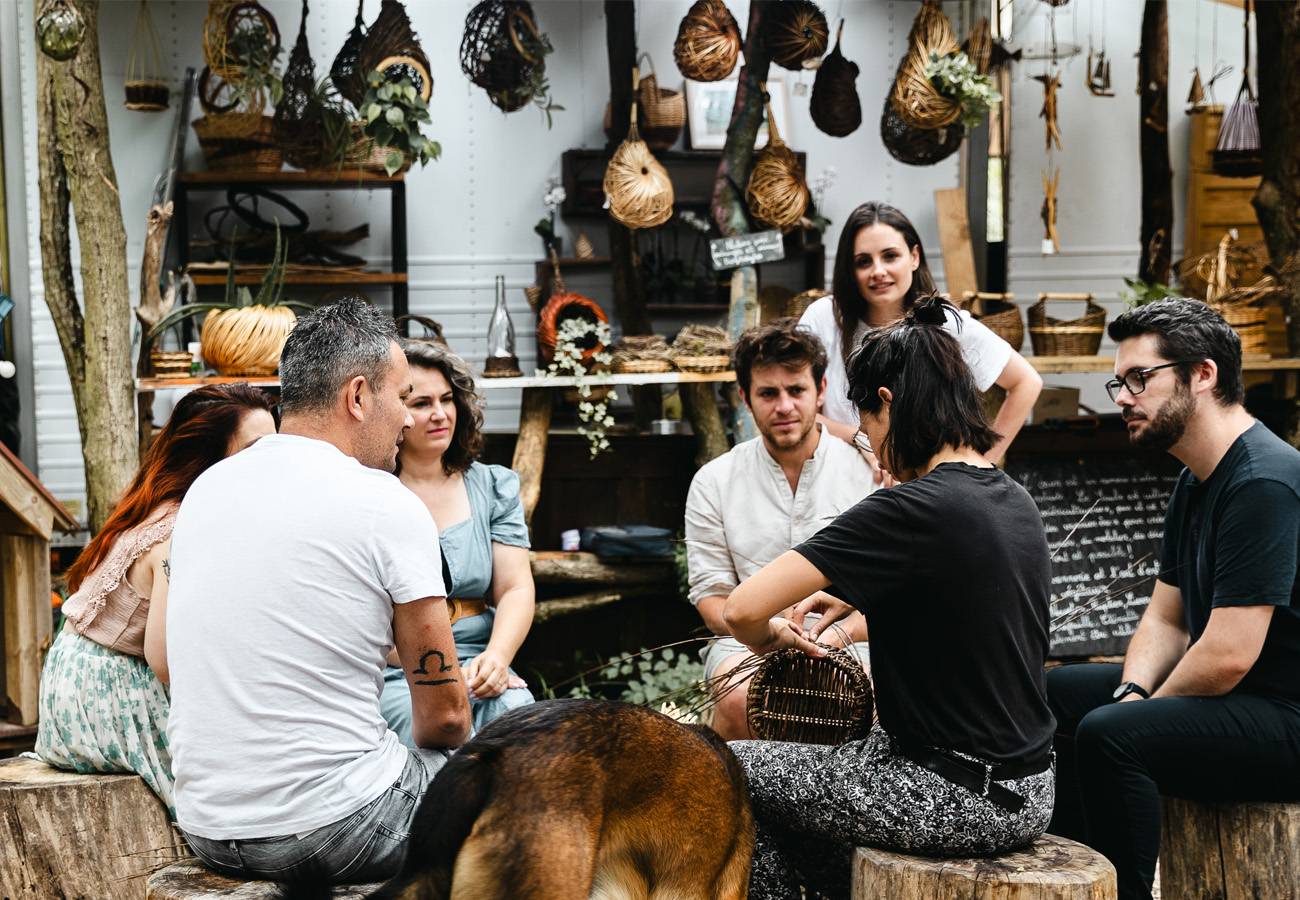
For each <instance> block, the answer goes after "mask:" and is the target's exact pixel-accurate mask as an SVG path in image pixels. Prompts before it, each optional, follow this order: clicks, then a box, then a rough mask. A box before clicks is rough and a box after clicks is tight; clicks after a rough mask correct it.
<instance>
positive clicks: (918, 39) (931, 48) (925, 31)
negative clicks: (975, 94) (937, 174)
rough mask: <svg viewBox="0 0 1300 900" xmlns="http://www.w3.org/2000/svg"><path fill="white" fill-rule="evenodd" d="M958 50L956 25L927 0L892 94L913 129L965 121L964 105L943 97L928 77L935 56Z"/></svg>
mask: <svg viewBox="0 0 1300 900" xmlns="http://www.w3.org/2000/svg"><path fill="white" fill-rule="evenodd" d="M957 49H958V47H957V39H956V38H955V37H954V36H953V33H952V24H951V23H950V22H949V21H948V17H947V16H945V15H944V14H943V10H942V9H940V8H939V3H938V0H925V3H924V4H922V6H921V9H920V11H919V12H918V13H917V14H916V21H914V22H913V23H912V30H911V32H910V33H909V34H908V36H907V55H906V56H905V57H903V61H902V62H901V63H900V64H899V66H898V73H897V74H896V75H895V76H894V87H893V90H892V91H891V93H890V97H891V98H892V100H893V102H894V109H895V111H896V112H897V113H898V115H899V116H900V117H901V118H902V119H903V121H904V122H906V123H907V124H909V125H911V126H912V127H913V128H946V127H948V126H949V125H953V124H954V123H956V122H958V121H959V120H960V119H961V103H960V102H959V101H957V100H954V99H951V98H949V97H945V96H943V95H942V94H940V93H939V90H938V88H936V87H935V86H934V83H933V82H932V81H931V80H930V77H929V76H928V75H926V74H925V67H926V65H927V64H928V63H929V62H930V57H931V55H933V56H939V57H944V56H948V55H949V54H950V53H953V52H954V51H956V50H957Z"/></svg>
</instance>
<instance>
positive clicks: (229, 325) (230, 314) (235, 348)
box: [201, 306, 297, 375]
mask: <svg viewBox="0 0 1300 900" xmlns="http://www.w3.org/2000/svg"><path fill="white" fill-rule="evenodd" d="M296 321H297V317H296V316H295V315H294V314H293V310H292V309H290V308H289V307H287V306H241V307H237V308H235V309H220V310H216V311H214V312H210V313H208V316H207V318H206V319H204V320H203V329H202V332H201V341H202V347H203V358H204V360H206V361H207V362H208V363H209V364H210V365H212V366H214V367H216V370H217V371H218V372H220V373H221V374H222V375H274V374H275V370H276V369H278V368H280V352H281V351H282V350H284V342H285V340H286V339H288V337H289V332H290V331H292V330H293V326H294V323H295V322H296Z"/></svg>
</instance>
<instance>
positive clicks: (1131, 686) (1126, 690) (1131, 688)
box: [1111, 681, 1151, 703]
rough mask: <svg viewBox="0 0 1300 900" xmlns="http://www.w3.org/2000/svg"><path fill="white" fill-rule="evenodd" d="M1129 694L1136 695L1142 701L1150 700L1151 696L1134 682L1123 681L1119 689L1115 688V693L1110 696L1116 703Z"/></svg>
mask: <svg viewBox="0 0 1300 900" xmlns="http://www.w3.org/2000/svg"><path fill="white" fill-rule="evenodd" d="M1129 694H1137V695H1138V696H1139V697H1141V698H1142V699H1143V700H1149V699H1151V694H1150V693H1149V692H1148V691H1147V689H1146V688H1144V687H1143V686H1142V685H1140V684H1138V683H1137V682H1136V681H1125V682H1124V683H1123V684H1121V685H1120V686H1119V687H1117V688H1115V693H1113V694H1111V698H1112V699H1113V700H1114V701H1115V702H1116V703H1118V702H1119V701H1121V700H1123V699H1124V698H1125V697H1127V696H1128V695H1129Z"/></svg>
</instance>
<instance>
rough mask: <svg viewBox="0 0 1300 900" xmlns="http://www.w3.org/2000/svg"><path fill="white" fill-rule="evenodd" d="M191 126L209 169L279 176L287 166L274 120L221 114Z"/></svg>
mask: <svg viewBox="0 0 1300 900" xmlns="http://www.w3.org/2000/svg"><path fill="white" fill-rule="evenodd" d="M191 125H192V126H193V128H194V134H195V135H196V136H197V137H198V139H199V146H200V147H201V148H202V149H203V158H204V159H205V160H206V161H207V164H208V168H209V169H216V170H229V169H239V170H244V171H250V172H278V171H280V168H281V166H282V165H283V163H284V156H283V154H282V153H281V152H280V147H279V145H278V144H277V143H276V142H275V121H274V120H273V119H272V118H271V117H270V116H264V115H262V114H261V113H242V112H239V113H219V114H215V115H207V116H203V117H201V118H198V119H195V120H194V121H193V122H192V123H191Z"/></svg>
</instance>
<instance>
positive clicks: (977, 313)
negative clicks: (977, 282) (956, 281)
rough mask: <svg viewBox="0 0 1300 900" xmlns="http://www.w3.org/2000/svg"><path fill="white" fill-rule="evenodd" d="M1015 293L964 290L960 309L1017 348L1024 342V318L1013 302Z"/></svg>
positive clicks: (1013, 347) (1014, 348)
mask: <svg viewBox="0 0 1300 900" xmlns="http://www.w3.org/2000/svg"><path fill="white" fill-rule="evenodd" d="M1015 297H1016V295H1015V294H996V293H989V292H987V291H966V292H965V293H963V294H962V301H961V306H962V309H968V310H970V313H971V316H972V317H974V318H975V319H977V320H979V322H980V323H981V324H982V325H984V326H985V327H987V328H988V330H989V331H991V332H993V333H994V334H996V335H997V336H998V337H1000V338H1002V340H1004V341H1006V342H1007V343H1008V344H1010V345H1011V348H1012V349H1013V350H1019V349H1020V345H1021V344H1023V343H1024V342H1025V320H1024V319H1022V318H1021V317H1020V307H1018V306H1016V304H1015V302H1014V301H1015Z"/></svg>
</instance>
